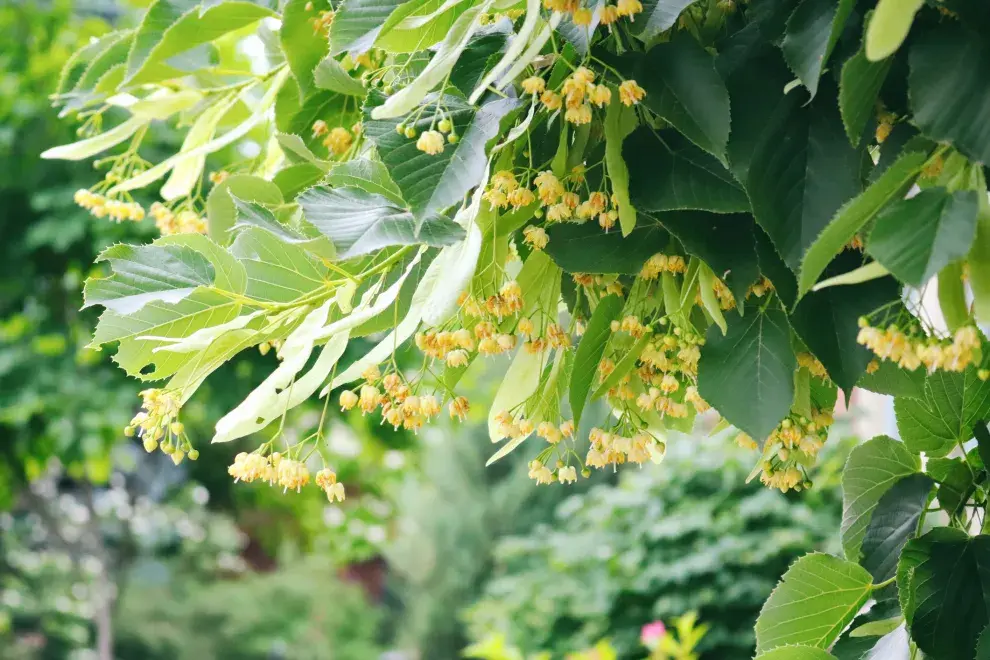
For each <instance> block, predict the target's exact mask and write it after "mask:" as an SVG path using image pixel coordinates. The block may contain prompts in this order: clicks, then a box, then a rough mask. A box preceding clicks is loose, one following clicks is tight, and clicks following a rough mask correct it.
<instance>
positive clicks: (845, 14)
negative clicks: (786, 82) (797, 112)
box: [780, 0, 856, 98]
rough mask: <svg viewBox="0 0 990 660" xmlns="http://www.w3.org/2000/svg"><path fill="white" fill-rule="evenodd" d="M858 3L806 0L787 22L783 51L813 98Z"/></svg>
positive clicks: (788, 63) (834, 0) (850, 0)
mask: <svg viewBox="0 0 990 660" xmlns="http://www.w3.org/2000/svg"><path fill="white" fill-rule="evenodd" d="M855 4H856V3H855V0H802V2H801V4H799V5H798V7H797V9H795V10H794V13H793V14H791V17H790V18H789V19H788V21H787V30H786V32H785V34H784V41H783V43H782V44H781V45H780V48H781V50H782V51H783V53H784V59H785V60H787V65H788V66H789V67H791V70H792V71H793V72H794V73H795V74H796V75H797V77H798V78H799V79H800V80H801V84H803V85H804V86H805V87H806V88H807V89H808V92H810V94H811V97H812V98H814V97H815V94H817V93H818V79H819V78H820V77H821V75H822V71H824V70H825V65H826V64H827V63H828V58H829V55H831V54H832V49H833V48H835V44H836V42H837V41H838V40H839V35H841V34H842V28H843V27H845V24H846V19H848V18H849V14H850V13H851V12H852V9H853V6H854V5H855Z"/></svg>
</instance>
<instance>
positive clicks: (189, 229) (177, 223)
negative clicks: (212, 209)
mask: <svg viewBox="0 0 990 660" xmlns="http://www.w3.org/2000/svg"><path fill="white" fill-rule="evenodd" d="M150 210H151V217H152V218H154V220H155V226H156V227H158V231H160V232H161V234H162V236H171V235H172V234H205V233H206V218H204V217H202V216H201V215H199V214H198V213H196V212H195V211H191V210H189V209H186V210H185V211H179V212H178V213H174V212H173V211H172V210H171V209H169V208H168V207H167V206H165V205H164V204H162V203H161V202H155V203H154V204H152V205H151V209H150Z"/></svg>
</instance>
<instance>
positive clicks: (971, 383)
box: [894, 369, 990, 457]
mask: <svg viewBox="0 0 990 660" xmlns="http://www.w3.org/2000/svg"><path fill="white" fill-rule="evenodd" d="M894 413H895V415H896V416H897V429H898V430H899V431H900V433H901V438H903V440H904V443H905V444H906V445H907V446H908V447H910V449H911V451H914V452H922V451H923V452H925V453H927V454H928V455H929V456H935V457H938V456H945V455H946V454H947V453H949V452H950V451H952V449H953V448H954V447H955V446H956V445H957V444H959V443H961V442H966V441H967V440H969V439H970V438H972V437H973V425H974V424H975V423H976V422H977V421H978V420H983V419H987V418H990V381H987V382H984V381H981V380H980V379H979V378H977V376H976V373H975V370H974V369H968V370H967V371H966V372H965V373H949V372H945V371H941V370H939V371H936V372H934V373H933V374H931V375H930V376H928V378H927V379H926V381H925V398H924V400H923V401H922V400H918V399H901V398H898V399H895V400H894Z"/></svg>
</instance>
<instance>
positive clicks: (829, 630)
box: [756, 553, 873, 653]
mask: <svg viewBox="0 0 990 660" xmlns="http://www.w3.org/2000/svg"><path fill="white" fill-rule="evenodd" d="M872 588H873V584H872V579H871V578H870V574H869V573H867V572H866V570H865V569H863V568H862V567H860V566H859V565H857V564H854V563H852V562H848V561H846V560H844V559H839V558H838V557H833V556H832V555H825V554H819V553H815V554H810V555H805V556H804V557H801V558H800V559H798V560H797V561H796V562H794V563H793V564H792V565H791V567H790V568H789V569H787V572H786V573H784V577H783V578H782V579H781V581H780V583H779V584H778V585H777V588H776V589H774V591H773V593H772V594H770V598H768V599H767V602H766V603H764V605H763V609H762V610H761V611H760V617H759V618H758V619H757V620H756V650H757V652H758V653H760V652H764V651H769V650H771V649H774V648H776V647H779V646H784V645H786V644H803V645H806V646H812V647H815V648H821V649H826V648H828V647H829V646H831V645H832V642H834V641H835V639H836V638H837V637H838V636H839V634H840V633H841V632H842V631H843V629H844V628H845V627H846V626H847V625H849V622H850V621H852V620H853V617H855V616H856V613H857V612H859V609H860V608H861V607H862V606H863V605H865V604H866V601H867V599H868V598H869V597H870V592H871V590H872Z"/></svg>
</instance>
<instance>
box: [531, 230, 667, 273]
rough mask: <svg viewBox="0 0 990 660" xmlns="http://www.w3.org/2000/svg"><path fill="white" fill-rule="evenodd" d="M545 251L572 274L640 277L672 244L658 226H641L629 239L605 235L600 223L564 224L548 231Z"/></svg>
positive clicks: (609, 234) (618, 234) (615, 234)
mask: <svg viewBox="0 0 990 660" xmlns="http://www.w3.org/2000/svg"><path fill="white" fill-rule="evenodd" d="M547 234H548V235H549V237H550V242H549V243H548V244H547V246H546V248H545V249H544V251H545V252H546V253H547V254H548V255H549V256H550V257H551V258H552V259H553V260H554V261H555V262H556V263H557V265H558V266H560V267H561V268H563V269H564V270H565V271H567V272H568V273H625V274H629V275H633V274H636V273H638V272H639V271H640V270H641V269H642V268H643V264H645V263H646V260H647V259H649V258H650V257H652V256H653V255H654V254H656V253H657V252H660V250H662V249H663V248H665V247H666V246H667V244H668V243H669V242H670V236H668V234H667V232H666V231H664V230H663V228H662V227H660V226H659V225H658V224H655V223H640V224H639V226H637V227H636V229H634V230H633V231H632V233H631V234H629V236H626V237H623V236H622V233H621V232H618V231H615V230H613V231H610V232H605V231H603V230H602V228H601V227H599V226H598V223H595V222H586V223H584V224H581V225H577V224H572V223H560V224H556V225H553V226H552V227H550V229H549V230H548V231H547Z"/></svg>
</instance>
